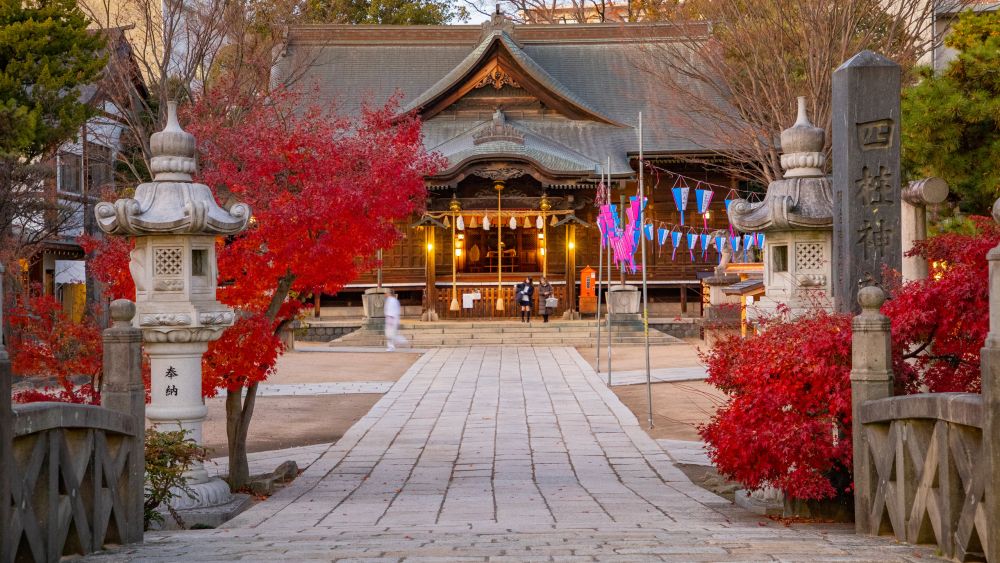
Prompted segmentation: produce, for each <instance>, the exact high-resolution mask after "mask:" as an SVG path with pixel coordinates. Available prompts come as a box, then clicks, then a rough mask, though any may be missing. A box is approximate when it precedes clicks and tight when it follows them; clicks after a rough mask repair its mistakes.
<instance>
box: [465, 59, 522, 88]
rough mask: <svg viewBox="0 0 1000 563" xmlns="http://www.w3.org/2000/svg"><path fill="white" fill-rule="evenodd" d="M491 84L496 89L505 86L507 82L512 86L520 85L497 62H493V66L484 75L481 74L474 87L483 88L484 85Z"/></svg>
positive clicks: (518, 86) (517, 86)
mask: <svg viewBox="0 0 1000 563" xmlns="http://www.w3.org/2000/svg"><path fill="white" fill-rule="evenodd" d="M491 84H492V85H493V87H494V88H496V89H497V90H499V89H501V88H503V87H504V86H507V85H508V84H509V85H510V86H512V87H514V88H520V87H521V85H520V84H518V82H517V81H516V80H514V78H513V77H512V76H511V75H509V74H507V71H505V70H504V69H502V68H500V65H498V64H494V65H493V68H491V69H490V70H489V72H487V73H486V76H483V77H482V78H480V79H479V82H476V84H475V86H474V88H483V87H484V86H489V85H491Z"/></svg>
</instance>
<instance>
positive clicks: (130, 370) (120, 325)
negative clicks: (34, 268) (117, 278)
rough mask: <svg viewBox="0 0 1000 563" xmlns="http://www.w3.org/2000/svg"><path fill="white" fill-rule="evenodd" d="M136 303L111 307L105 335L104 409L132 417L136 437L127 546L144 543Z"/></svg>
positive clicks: (125, 488)
mask: <svg viewBox="0 0 1000 563" xmlns="http://www.w3.org/2000/svg"><path fill="white" fill-rule="evenodd" d="M133 317H135V303H132V302H131V301H128V300H127V299H117V300H115V301H113V302H112V303H111V320H112V325H111V327H110V328H108V329H106V330H105V331H104V389H103V390H102V391H101V406H103V407H105V408H107V409H111V410H115V411H118V412H120V413H123V414H126V415H128V416H130V417H131V418H132V420H133V424H134V425H135V426H134V428H135V435H134V436H133V437H132V438H131V439H130V440H129V444H128V449H129V453H128V468H127V470H126V471H125V475H126V476H127V478H126V479H123V480H122V481H121V482H120V483H119V487H120V489H119V495H121V498H123V499H124V501H125V505H126V507H127V508H126V514H127V515H128V516H127V518H126V520H125V529H124V530H121V535H122V538H121V539H122V542H123V543H136V542H141V541H142V532H143V509H142V504H143V488H144V483H145V469H146V467H145V457H144V453H145V439H144V438H145V423H146V388H145V385H143V382H142V331H141V330H139V329H137V328H135V327H133V326H132V318H133Z"/></svg>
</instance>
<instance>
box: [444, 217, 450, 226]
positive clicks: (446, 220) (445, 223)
mask: <svg viewBox="0 0 1000 563" xmlns="http://www.w3.org/2000/svg"><path fill="white" fill-rule="evenodd" d="M444 226H445V227H451V217H448V216H447V215H445V217H444Z"/></svg>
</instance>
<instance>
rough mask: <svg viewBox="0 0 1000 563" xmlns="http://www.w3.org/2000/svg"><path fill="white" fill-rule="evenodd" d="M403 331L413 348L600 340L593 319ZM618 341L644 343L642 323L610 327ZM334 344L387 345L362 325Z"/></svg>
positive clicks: (653, 336) (657, 340) (665, 340)
mask: <svg viewBox="0 0 1000 563" xmlns="http://www.w3.org/2000/svg"><path fill="white" fill-rule="evenodd" d="M400 334H401V335H403V336H404V337H406V339H407V340H408V341H409V342H410V346H412V347H413V348H436V347H452V346H574V347H576V346H593V345H594V344H595V343H596V340H597V323H596V322H594V321H549V322H548V323H547V324H546V323H543V322H542V321H541V319H538V320H537V321H532V322H531V323H530V324H525V323H521V322H519V321H516V320H512V321H438V322H433V323H428V322H419V321H403V323H402V325H401V326H400ZM607 334H608V333H607V329H606V327H604V326H602V327H601V340H602V342H606V340H605V339H606V338H607ZM611 334H612V337H613V339H612V342H614V343H615V344H625V345H641V344H642V343H643V342H644V340H643V334H642V323H640V322H636V323H627V324H618V325H614V326H612V327H611ZM681 342H682V341H681V340H679V339H677V338H674V337H673V336H670V335H667V334H664V333H662V332H660V331H658V330H656V329H652V328H651V329H650V330H649V343H650V344H651V345H656V346H664V345H670V344H678V343H681ZM330 345H332V346H385V337H384V335H383V333H382V331H381V330H378V329H373V328H361V329H359V330H356V331H354V332H352V333H350V334H347V335H345V336H342V337H340V338H338V339H336V340H333V341H332V342H330Z"/></svg>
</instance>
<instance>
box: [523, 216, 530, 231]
mask: <svg viewBox="0 0 1000 563" xmlns="http://www.w3.org/2000/svg"><path fill="white" fill-rule="evenodd" d="M524 228H525V229H530V228H531V219H528V216H527V215H525V216H524Z"/></svg>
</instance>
